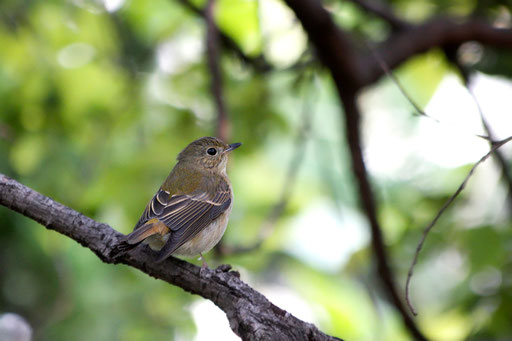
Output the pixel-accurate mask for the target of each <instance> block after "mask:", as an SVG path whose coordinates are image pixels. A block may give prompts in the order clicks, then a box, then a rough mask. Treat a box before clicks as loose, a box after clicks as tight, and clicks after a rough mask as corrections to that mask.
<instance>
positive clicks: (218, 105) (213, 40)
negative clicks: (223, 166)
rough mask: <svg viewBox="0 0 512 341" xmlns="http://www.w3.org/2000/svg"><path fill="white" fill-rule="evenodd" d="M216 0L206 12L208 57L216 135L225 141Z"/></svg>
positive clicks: (225, 118) (209, 4)
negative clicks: (215, 117) (215, 10)
mask: <svg viewBox="0 0 512 341" xmlns="http://www.w3.org/2000/svg"><path fill="white" fill-rule="evenodd" d="M214 6H215V0H208V2H207V4H206V9H205V12H204V14H205V15H204V18H205V21H206V59H207V62H208V68H209V69H210V75H211V84H210V89H211V92H212V97H213V100H214V102H215V109H216V112H217V127H216V136H217V137H218V138H220V139H221V140H223V141H228V140H229V135H230V134H229V130H230V126H229V120H228V114H227V112H226V106H225V104H224V96H223V91H222V72H221V68H220V63H219V32H218V30H217V26H216V25H215V19H214Z"/></svg>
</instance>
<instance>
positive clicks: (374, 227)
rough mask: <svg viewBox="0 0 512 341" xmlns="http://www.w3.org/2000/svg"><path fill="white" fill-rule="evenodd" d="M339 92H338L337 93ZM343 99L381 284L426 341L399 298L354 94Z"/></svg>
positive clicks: (419, 337) (343, 95)
mask: <svg viewBox="0 0 512 341" xmlns="http://www.w3.org/2000/svg"><path fill="white" fill-rule="evenodd" d="M338 91H339V90H338ZM340 98H341V99H342V103H343V108H344V111H345V115H344V117H345V133H346V135H347V141H348V146H349V151H350V158H351V161H352V172H353V174H354V176H355V178H356V182H357V186H358V189H359V191H358V193H359V200H360V202H361V206H362V208H363V211H364V213H365V215H366V218H367V219H368V221H369V223H370V230H371V235H372V249H373V254H374V259H375V263H376V265H377V271H378V274H379V278H380V280H381V282H382V285H383V287H384V289H385V292H386V294H387V295H388V297H389V299H390V300H391V303H393V305H394V306H395V308H396V309H397V310H398V312H399V313H400V315H401V316H402V319H403V322H404V324H405V326H406V327H407V329H409V331H410V332H411V334H412V335H413V336H414V338H415V339H416V340H427V338H426V337H425V336H424V335H423V334H422V333H421V331H420V330H419V329H418V327H417V326H416V323H415V322H414V320H413V319H412V318H411V316H410V315H409V314H408V313H407V310H406V308H405V305H404V304H403V303H402V300H401V299H400V295H399V291H398V287H397V285H396V283H395V276H394V273H393V270H392V268H391V266H390V263H389V256H388V254H387V251H386V247H385V245H384V238H383V235H382V228H381V227H380V224H379V222H378V220H377V208H376V204H375V199H374V195H373V191H372V188H371V186H370V182H369V180H368V172H367V170H366V166H365V163H364V159H363V152H362V149H361V136H360V116H361V115H360V112H359V109H358V107H357V105H356V96H355V94H350V93H348V94H347V93H346V92H343V93H341V94H340Z"/></svg>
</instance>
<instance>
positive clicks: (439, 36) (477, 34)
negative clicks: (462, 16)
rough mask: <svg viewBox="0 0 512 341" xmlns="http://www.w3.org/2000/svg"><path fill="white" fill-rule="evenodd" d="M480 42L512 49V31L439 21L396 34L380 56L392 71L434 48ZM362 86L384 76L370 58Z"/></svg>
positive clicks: (476, 21) (475, 22)
mask: <svg viewBox="0 0 512 341" xmlns="http://www.w3.org/2000/svg"><path fill="white" fill-rule="evenodd" d="M467 41H477V42H480V43H482V44H484V45H489V46H494V47H501V48H507V49H512V29H502V28H496V27H493V26H492V25H491V24H489V23H487V22H485V21H482V20H481V19H470V20H467V21H465V22H459V21H457V20H454V19H447V18H438V19H434V20H431V21H428V22H426V23H424V24H422V25H419V26H415V27H413V28H411V29H408V30H405V31H401V32H398V33H395V34H392V35H391V36H390V38H389V39H388V40H386V41H384V42H383V43H381V44H380V45H379V47H378V48H377V53H378V55H379V56H381V57H382V59H383V60H384V62H385V64H386V65H387V66H388V67H389V68H390V69H391V70H392V69H394V68H396V67H397V66H399V65H400V64H401V63H403V62H404V61H406V60H408V59H409V58H411V57H412V56H415V55H417V54H420V53H423V52H426V51H428V50H430V49H432V48H436V47H440V48H442V47H445V46H453V45H458V44H461V43H464V42H467ZM362 65H364V68H363V69H360V71H361V74H362V79H361V82H362V83H363V85H370V84H373V83H374V82H375V81H376V80H378V79H379V78H380V77H382V76H383V75H384V72H383V70H382V68H381V67H380V66H379V65H378V63H376V62H375V60H373V56H371V55H367V56H366V57H365V58H364V60H363V61H362Z"/></svg>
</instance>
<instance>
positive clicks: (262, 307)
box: [0, 174, 339, 341]
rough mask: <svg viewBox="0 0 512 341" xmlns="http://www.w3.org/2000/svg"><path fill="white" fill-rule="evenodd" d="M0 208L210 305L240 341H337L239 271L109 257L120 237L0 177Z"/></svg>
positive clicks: (143, 254) (147, 257)
mask: <svg viewBox="0 0 512 341" xmlns="http://www.w3.org/2000/svg"><path fill="white" fill-rule="evenodd" d="M0 204H2V205H3V206H6V207H8V208H10V209H12V210H14V211H16V212H19V213H21V214H23V215H24V216H26V217H28V218H31V219H33V220H35V221H37V222H39V223H40V224H42V225H44V226H46V227H47V228H48V229H51V230H54V231H57V232H59V233H61V234H64V235H66V236H68V237H70V238H71V239H73V240H75V241H77V242H78V243H80V244H81V245H82V246H84V247H87V248H89V249H91V251H93V252H94V253H95V254H96V255H97V256H98V257H99V258H100V259H101V260H102V261H103V262H105V263H110V264H117V263H122V264H126V265H129V266H132V267H134V268H137V269H139V270H141V271H142V272H144V273H146V274H148V275H150V276H152V277H155V278H158V279H161V280H164V281H166V282H168V283H171V284H173V285H176V286H179V287H180V288H182V289H184V290H185V291H187V292H190V293H192V294H196V295H200V296H202V297H204V298H206V299H209V300H211V301H212V302H213V303H215V305H217V306H218V307H219V308H221V309H222V310H223V311H224V312H225V313H226V316H227V318H228V320H229V325H230V327H231V329H232V330H233V331H234V332H235V333H236V334H237V335H238V336H240V337H241V338H242V339H243V340H304V341H310V340H330V341H334V340H339V339H337V338H335V337H331V336H328V335H325V334H324V333H322V332H321V331H319V330H318V329H317V328H316V327H315V326H314V325H312V324H310V323H306V322H303V321H301V320H299V319H297V318H296V317H294V316H293V315H291V314H290V313H288V312H286V311H284V310H282V309H280V308H278V307H277V306H275V305H273V304H272V303H271V302H270V301H269V300H267V298H266V297H265V296H263V295H262V294H260V293H259V292H257V291H256V290H254V289H252V288H251V287H250V286H248V285H247V284H246V283H244V282H242V281H241V280H240V278H239V274H238V273H237V272H234V271H229V269H230V267H229V266H220V267H219V268H218V269H215V270H211V269H204V270H201V268H199V267H197V266H195V265H192V264H189V263H187V262H184V261H182V260H179V259H177V258H173V257H170V258H168V259H167V260H166V261H164V262H162V263H159V264H157V263H156V262H155V261H154V260H155V255H154V253H153V252H152V251H151V250H150V249H149V248H147V247H138V248H136V249H134V250H133V251H132V252H130V253H127V254H124V255H121V256H119V257H117V258H113V257H112V256H111V255H112V253H113V250H114V246H115V245H116V244H117V243H118V241H119V239H120V238H121V237H122V236H123V235H122V234H120V233H119V232H117V231H115V230H114V229H112V228H111V227H110V226H108V225H106V224H102V223H98V222H96V221H94V220H93V219H91V218H89V217H86V216H84V215H83V214H81V213H79V212H77V211H75V210H73V209H71V208H69V207H66V206H64V205H62V204H60V203H58V202H55V201H54V200H52V199H50V198H48V197H46V196H44V195H42V194H40V193H38V192H36V191H34V190H32V189H30V188H28V187H26V186H24V185H22V184H20V183H18V182H16V181H15V180H13V179H11V178H9V177H7V176H5V175H3V174H0Z"/></svg>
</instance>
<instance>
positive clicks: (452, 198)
mask: <svg viewBox="0 0 512 341" xmlns="http://www.w3.org/2000/svg"><path fill="white" fill-rule="evenodd" d="M510 141H512V136H510V137H507V138H506V139H504V140H501V141H497V142H494V143H492V146H493V147H492V148H491V150H490V151H489V152H488V153H487V154H485V155H484V156H482V157H481V158H480V160H478V161H477V162H476V163H475V164H474V165H473V167H471V169H470V171H469V173H468V174H467V175H466V177H465V178H464V180H463V181H462V183H461V184H460V186H459V187H458V188H457V190H456V191H455V193H453V194H452V195H451V196H450V197H449V198H448V200H446V202H445V203H444V205H443V206H442V207H441V209H440V210H439V212H437V214H436V216H435V217H434V219H432V221H431V222H430V224H428V225H427V227H425V229H424V230H423V234H422V236H421V239H420V241H419V243H418V246H416V251H415V252H414V258H413V260H412V263H411V266H410V267H409V271H408V272H407V280H406V282H405V300H406V302H407V305H408V306H409V309H411V312H412V313H413V314H414V315H417V313H416V310H415V309H414V307H413V306H412V303H411V300H410V297H409V287H410V284H411V279H412V275H413V272H414V267H415V266H416V263H417V262H418V257H419V255H420V252H421V249H422V248H423V244H424V243H425V240H426V239H427V236H428V234H429V233H430V231H431V230H432V228H433V227H434V225H435V224H436V223H437V221H438V220H439V218H441V216H442V215H443V213H444V212H445V211H446V209H447V208H448V207H449V206H450V205H451V204H452V203H453V202H454V201H455V199H456V198H457V196H458V195H459V194H460V193H461V192H462V191H463V190H464V188H465V187H466V184H467V183H468V181H469V179H470V178H471V176H473V173H474V172H475V170H476V168H477V167H478V166H479V165H480V164H481V163H483V162H484V161H485V160H487V159H488V158H489V156H491V154H493V153H495V152H496V151H497V150H498V149H499V148H500V147H502V146H503V145H505V144H507V143H508V142H510Z"/></svg>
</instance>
